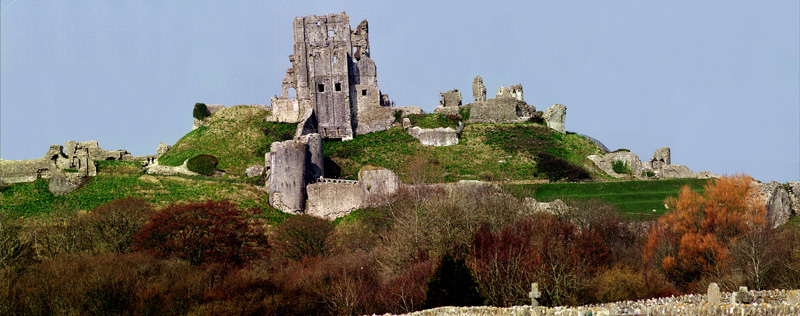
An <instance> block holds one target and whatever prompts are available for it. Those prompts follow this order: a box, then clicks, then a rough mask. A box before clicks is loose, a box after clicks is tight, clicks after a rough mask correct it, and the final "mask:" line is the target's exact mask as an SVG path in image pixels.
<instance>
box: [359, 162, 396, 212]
mask: <svg viewBox="0 0 800 316" xmlns="http://www.w3.org/2000/svg"><path fill="white" fill-rule="evenodd" d="M358 183H359V184H360V185H361V201H362V206H372V205H379V204H382V203H383V202H384V201H386V200H387V198H388V197H389V195H391V194H394V193H395V192H397V190H398V189H399V188H400V185H401V184H402V183H401V182H400V178H398V177H397V174H395V173H394V172H393V171H392V170H389V169H386V168H380V167H372V166H369V167H364V168H362V169H361V170H360V171H359V172H358Z"/></svg>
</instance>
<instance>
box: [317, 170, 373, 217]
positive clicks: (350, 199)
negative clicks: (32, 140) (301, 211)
mask: <svg viewBox="0 0 800 316" xmlns="http://www.w3.org/2000/svg"><path fill="white" fill-rule="evenodd" d="M306 190H308V201H307V204H306V209H305V213H306V214H308V215H311V216H315V217H319V218H324V219H327V220H334V219H336V218H339V217H342V216H346V215H347V214H350V212H352V211H353V210H356V209H358V208H359V207H360V205H361V197H360V195H361V189H360V186H359V183H358V182H357V181H352V180H339V179H321V180H320V181H318V182H316V183H312V184H309V185H308V186H307V187H306Z"/></svg>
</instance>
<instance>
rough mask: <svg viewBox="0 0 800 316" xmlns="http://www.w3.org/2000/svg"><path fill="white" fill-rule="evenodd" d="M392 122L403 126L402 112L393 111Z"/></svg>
mask: <svg viewBox="0 0 800 316" xmlns="http://www.w3.org/2000/svg"><path fill="white" fill-rule="evenodd" d="M394 121H395V122H397V123H400V124H403V111H400V110H395V111H394Z"/></svg>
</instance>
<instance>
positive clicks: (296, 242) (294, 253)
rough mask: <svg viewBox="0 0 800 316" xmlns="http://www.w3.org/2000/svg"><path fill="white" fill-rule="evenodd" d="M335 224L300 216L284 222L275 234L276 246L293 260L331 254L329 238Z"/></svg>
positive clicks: (308, 216)
mask: <svg viewBox="0 0 800 316" xmlns="http://www.w3.org/2000/svg"><path fill="white" fill-rule="evenodd" d="M333 228H334V227H333V224H331V223H330V222H328V221H326V220H324V219H320V218H316V217H313V216H310V215H305V214H303V215H299V216H293V217H290V218H288V219H287V220H285V221H283V223H281V224H280V225H278V228H277V230H276V232H275V244H276V246H277V247H278V248H279V249H280V250H281V251H282V252H283V253H284V255H285V256H286V257H287V258H289V259H292V260H300V259H303V258H306V257H321V256H324V255H326V254H328V253H329V251H330V249H329V248H330V247H329V245H328V236H329V235H330V234H331V231H333Z"/></svg>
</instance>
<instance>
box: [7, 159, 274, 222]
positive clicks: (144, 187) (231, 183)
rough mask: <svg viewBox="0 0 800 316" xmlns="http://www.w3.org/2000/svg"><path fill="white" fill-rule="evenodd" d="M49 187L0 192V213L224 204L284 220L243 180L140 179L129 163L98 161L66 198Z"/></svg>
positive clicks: (27, 185)
mask: <svg viewBox="0 0 800 316" xmlns="http://www.w3.org/2000/svg"><path fill="white" fill-rule="evenodd" d="M47 184H48V181H47V180H37V181H36V182H33V183H24V184H15V185H11V186H8V187H6V188H3V189H2V197H0V212H4V213H5V212H8V213H12V214H16V215H19V216H31V215H46V214H49V213H50V212H52V211H54V210H57V209H62V210H68V211H78V210H91V209H93V208H95V207H97V206H99V205H102V204H103V203H106V202H109V201H112V200H115V199H119V198H122V197H127V196H133V197H139V198H142V199H144V200H146V201H148V202H150V203H153V204H154V205H156V206H157V207H163V206H167V205H169V204H171V203H177V202H180V203H186V202H201V201H205V200H209V199H211V200H222V199H226V200H230V201H233V202H234V203H236V204H237V205H239V206H240V207H247V208H250V207H255V208H259V209H261V210H263V211H264V215H265V216H266V217H267V218H268V219H270V221H271V222H279V221H280V220H282V218H284V217H286V216H287V215H286V214H284V213H282V212H280V211H278V210H275V209H273V208H272V207H270V206H269V198H268V195H267V194H266V193H264V192H263V191H261V190H258V189H256V188H255V187H253V186H252V185H251V184H249V183H245V182H242V181H241V180H233V179H226V178H206V177H178V176H153V175H143V174H142V173H141V171H140V170H139V166H138V164H137V163H133V162H124V161H99V162H98V173H97V176H96V177H94V178H90V179H89V180H88V181H87V182H86V183H85V184H84V185H83V186H81V187H80V188H78V189H77V190H75V191H74V192H71V193H69V194H66V195H62V196H54V195H53V194H51V193H50V191H48V190H47Z"/></svg>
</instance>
